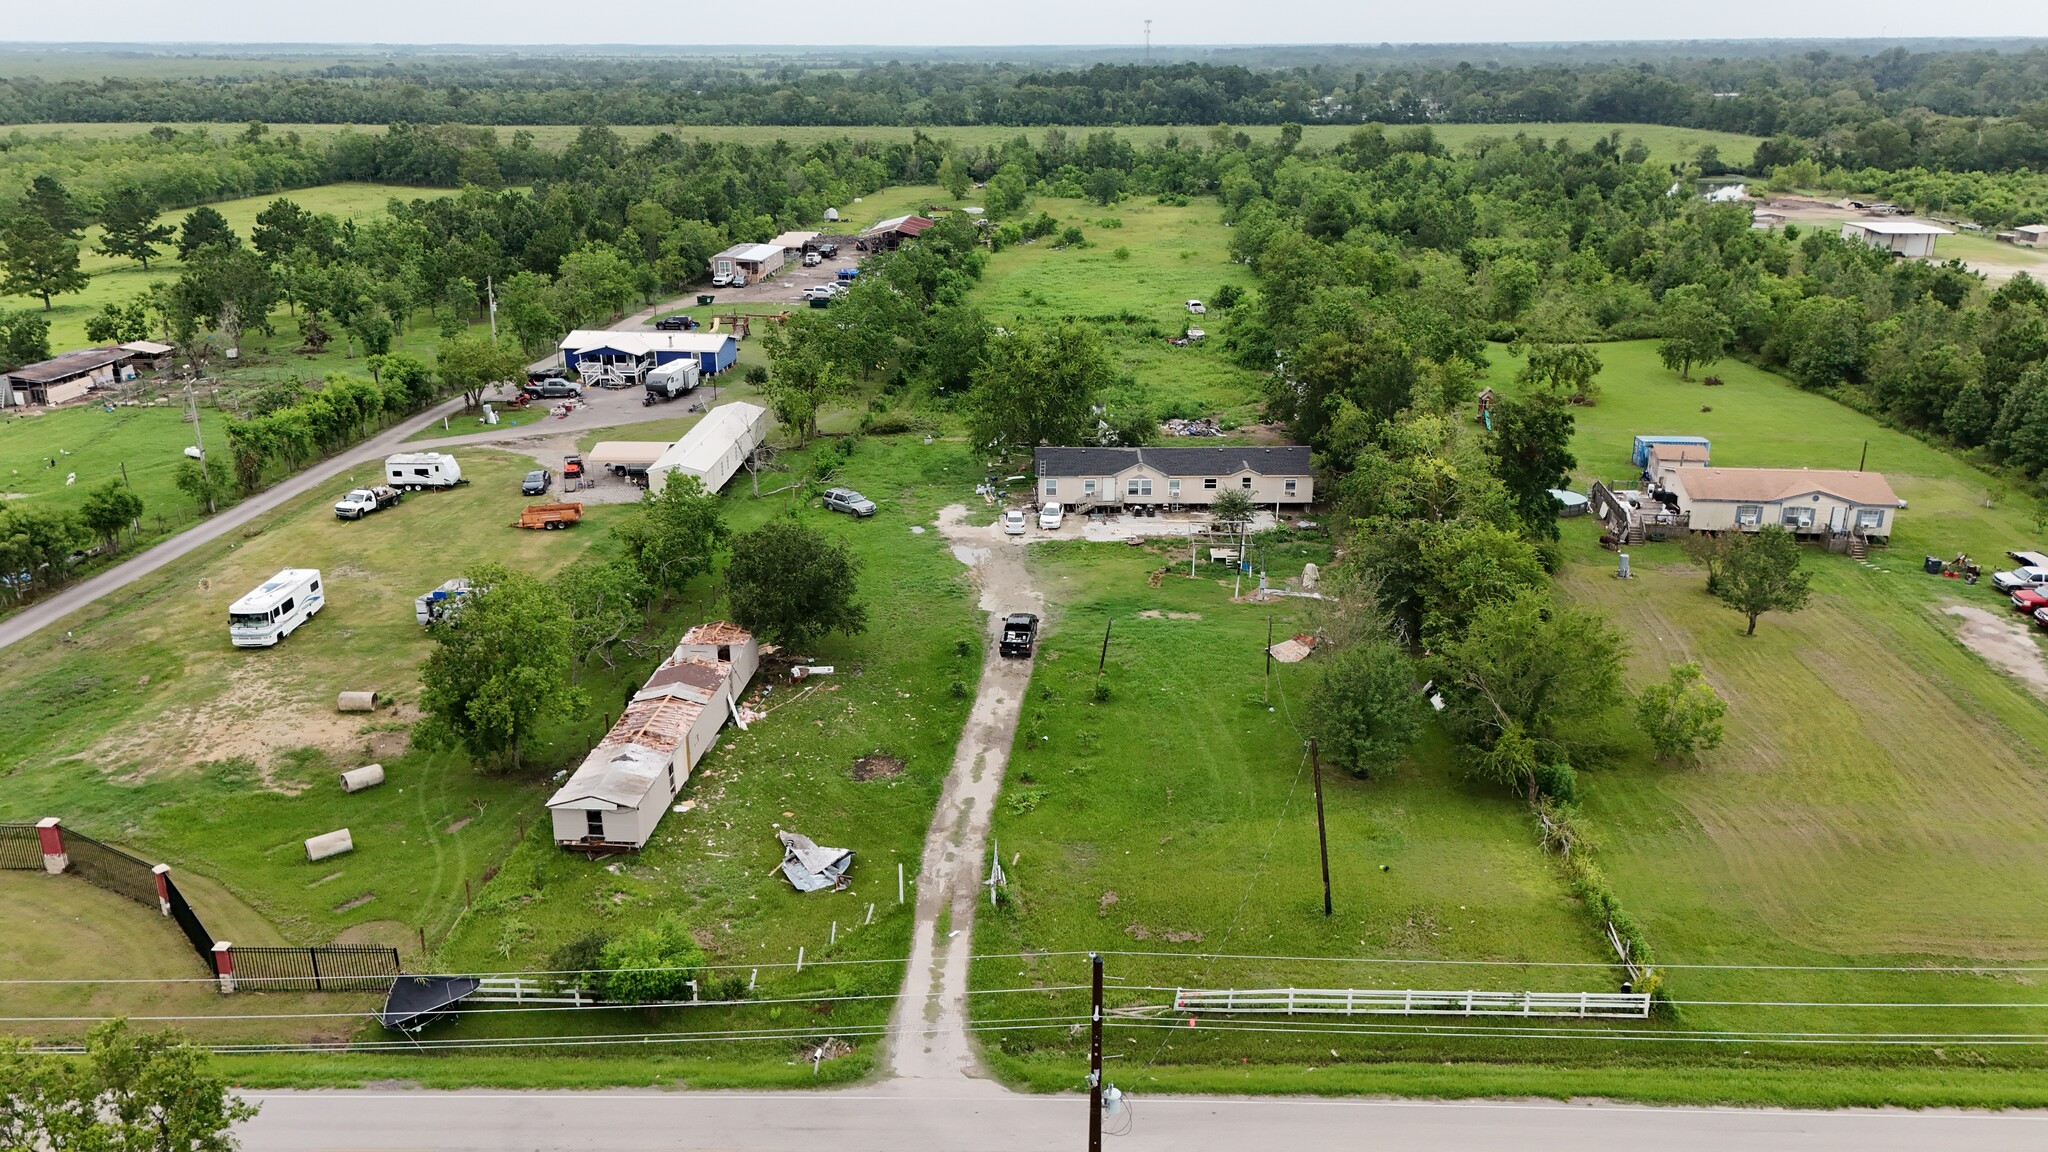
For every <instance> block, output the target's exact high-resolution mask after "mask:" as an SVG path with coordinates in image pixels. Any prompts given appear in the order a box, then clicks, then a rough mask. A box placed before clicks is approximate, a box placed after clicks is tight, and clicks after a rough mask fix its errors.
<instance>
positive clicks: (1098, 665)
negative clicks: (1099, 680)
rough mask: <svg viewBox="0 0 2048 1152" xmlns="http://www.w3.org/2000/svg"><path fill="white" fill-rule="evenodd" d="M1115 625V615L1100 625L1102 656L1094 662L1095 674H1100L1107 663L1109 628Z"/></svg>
mask: <svg viewBox="0 0 2048 1152" xmlns="http://www.w3.org/2000/svg"><path fill="white" fill-rule="evenodd" d="M1115 626H1116V617H1114V616H1111V617H1110V618H1109V620H1108V622H1107V623H1105V624H1103V626H1102V658H1101V659H1099V660H1097V661H1096V662H1095V674H1096V675H1097V676H1100V675H1102V670H1103V669H1104V668H1106V667H1108V665H1109V630H1110V629H1111V628H1113V627H1115Z"/></svg>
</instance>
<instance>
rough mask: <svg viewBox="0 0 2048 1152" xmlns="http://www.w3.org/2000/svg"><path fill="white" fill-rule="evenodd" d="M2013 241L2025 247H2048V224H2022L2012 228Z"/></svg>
mask: <svg viewBox="0 0 2048 1152" xmlns="http://www.w3.org/2000/svg"><path fill="white" fill-rule="evenodd" d="M2012 242H2013V243H2015V244H2018V245H2020V246H2021V247H2023V248H2048V224H2022V225H2020V226H2019V227H2017V228H2015V229H2013V230H2012Z"/></svg>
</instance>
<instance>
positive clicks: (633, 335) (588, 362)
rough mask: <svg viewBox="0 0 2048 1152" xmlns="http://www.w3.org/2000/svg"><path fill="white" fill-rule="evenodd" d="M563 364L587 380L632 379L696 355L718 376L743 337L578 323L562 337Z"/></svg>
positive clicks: (699, 363)
mask: <svg viewBox="0 0 2048 1152" xmlns="http://www.w3.org/2000/svg"><path fill="white" fill-rule="evenodd" d="M560 352H561V354H562V369H563V370H564V371H573V372H575V373H576V374H577V375H578V376H579V377H581V378H582V379H583V380H584V381H585V382H586V383H589V382H593V381H595V380H599V379H605V378H614V377H615V378H618V379H620V380H622V381H625V382H627V383H631V384H639V383H642V382H643V379H644V377H645V376H646V374H647V373H648V372H650V371H652V370H654V369H656V368H659V367H660V366H662V365H663V364H668V363H671V362H673V361H676V360H680V359H682V358H684V357H686V356H689V357H694V358H696V361H697V368H698V371H700V372H702V373H703V374H704V375H706V376H716V375H717V374H718V373H720V372H723V371H725V370H726V369H728V368H731V367H732V366H733V362H734V361H736V360H738V359H739V354H740V342H739V338H738V337H736V336H733V335H732V334H730V333H721V332H610V331H603V330H593V329H585V328H579V329H577V330H576V331H574V332H571V333H569V334H568V335H567V336H565V337H563V338H562V343H561V345H560Z"/></svg>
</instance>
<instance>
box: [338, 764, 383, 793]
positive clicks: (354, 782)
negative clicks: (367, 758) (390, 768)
mask: <svg viewBox="0 0 2048 1152" xmlns="http://www.w3.org/2000/svg"><path fill="white" fill-rule="evenodd" d="M383 782H384V766H383V765H382V764H365V765H363V766H362V767H361V768H354V769H351V770H349V771H347V772H343V773H342V774H341V790H342V791H343V792H361V791H362V790H363V789H365V788H375V787H376V786H377V785H379V784H382V783H383Z"/></svg>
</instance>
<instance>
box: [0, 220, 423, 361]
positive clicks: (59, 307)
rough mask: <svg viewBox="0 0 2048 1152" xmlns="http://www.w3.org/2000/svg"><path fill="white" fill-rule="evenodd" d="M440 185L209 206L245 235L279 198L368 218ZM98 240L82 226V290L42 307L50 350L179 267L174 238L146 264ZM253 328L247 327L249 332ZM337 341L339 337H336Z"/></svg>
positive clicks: (74, 342)
mask: <svg viewBox="0 0 2048 1152" xmlns="http://www.w3.org/2000/svg"><path fill="white" fill-rule="evenodd" d="M448 194H449V193H448V191H447V190H446V189H424V188H407V187H403V186H401V185H396V184H323V185H321V186H319V187H317V188H299V189H295V190H293V191H290V192H279V193H276V194H273V195H268V196H246V197H243V198H241V199H238V200H223V201H221V202H219V203H217V204H214V205H213V206H212V207H213V208H214V209H215V210H217V211H218V212H220V214H221V215H223V216H225V217H227V220H228V223H229V224H230V225H232V226H233V227H234V229H235V231H237V232H239V233H241V235H242V237H243V238H244V239H247V238H248V236H249V234H250V231H251V230H252V229H253V228H254V227H255V226H256V214H257V213H259V212H261V211H263V210H264V209H265V208H267V207H269V206H270V204H271V202H272V201H274V200H277V199H280V198H283V199H286V200H290V201H292V202H293V203H295V204H297V205H298V206H299V207H301V208H304V209H305V210H306V211H308V212H327V213H332V214H333V215H335V216H338V217H340V218H341V219H343V220H369V219H372V218H374V217H377V216H382V215H383V214H384V209H385V206H386V205H387V204H389V203H390V202H391V200H392V198H393V197H397V198H399V199H403V200H411V199H415V198H418V197H427V198H437V197H441V196H446V195H448ZM190 214H191V210H190V209H179V210H177V211H173V212H166V213H164V215H163V216H162V217H161V220H162V222H163V223H166V224H172V225H177V224H181V223H183V222H184V219H185V217H186V216H188V215H190ZM98 242H99V226H98V225H94V226H93V227H91V228H88V229H86V230H85V239H84V241H83V242H82V252H81V257H80V260H79V267H80V268H81V269H83V270H84V271H85V272H86V273H87V274H89V275H90V276H91V277H92V281H91V282H90V283H89V284H88V285H87V286H86V288H85V290H84V291H82V292H73V293H70V294H68V295H63V296H56V297H53V298H52V299H51V301H50V303H51V308H50V311H49V312H48V313H46V316H47V318H48V319H49V321H50V350H51V351H52V352H63V351H65V350H67V349H71V348H83V347H86V346H88V345H89V344H90V341H88V340H87V339H86V337H85V322H86V319H87V318H88V317H90V316H92V315H94V314H95V313H97V312H98V311H99V310H100V308H101V306H102V305H105V304H110V303H111V304H126V303H127V302H128V301H130V300H132V299H134V298H135V297H137V296H140V295H142V294H143V293H144V292H147V291H148V290H149V286H150V284H151V283H152V282H155V281H158V280H162V281H167V282H168V281H172V280H176V279H177V278H178V273H179V270H180V269H181V268H182V267H183V265H181V264H180V263H179V262H178V253H177V246H176V244H175V242H173V243H172V244H170V245H167V246H166V247H165V249H164V255H163V258H162V259H160V260H152V261H150V262H149V270H148V271H146V272H145V271H143V269H142V265H140V264H138V263H136V262H135V261H133V260H125V259H116V258H114V257H111V256H103V255H101V254H100V253H99V252H98V251H97V250H96V248H95V245H96V244H97V243H98ZM42 306H43V302H42V301H41V300H40V299H37V298H34V297H28V296H0V308H6V309H15V308H33V309H37V310H41V308H42ZM274 319H275V321H280V322H282V325H283V327H284V328H285V329H294V325H292V323H291V322H290V320H289V319H287V318H286V317H285V315H284V310H283V309H281V308H280V309H279V310H278V311H277V313H276V314H275V316H274ZM256 335H257V333H255V332H254V331H253V330H252V332H251V334H250V336H251V338H253V337H255V336H256ZM336 343H337V344H339V343H340V340H339V339H337V340H336Z"/></svg>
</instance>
